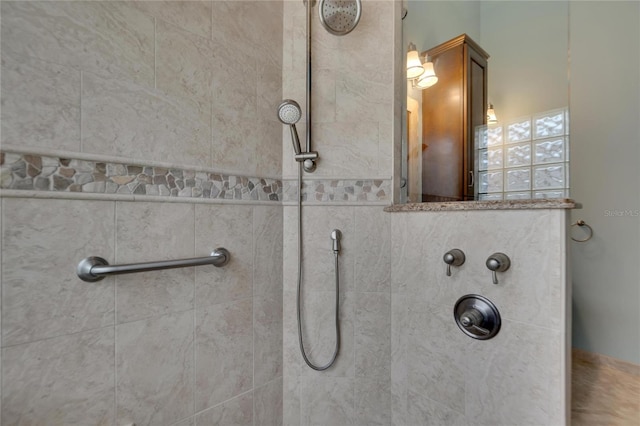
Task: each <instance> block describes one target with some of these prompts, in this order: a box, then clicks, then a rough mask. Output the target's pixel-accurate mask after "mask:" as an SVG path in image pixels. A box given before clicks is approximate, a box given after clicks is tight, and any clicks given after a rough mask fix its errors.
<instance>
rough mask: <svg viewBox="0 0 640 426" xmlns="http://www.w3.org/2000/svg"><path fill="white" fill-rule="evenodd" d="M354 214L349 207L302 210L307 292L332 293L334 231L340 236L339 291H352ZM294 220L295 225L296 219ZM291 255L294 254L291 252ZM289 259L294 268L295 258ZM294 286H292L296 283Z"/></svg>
mask: <svg viewBox="0 0 640 426" xmlns="http://www.w3.org/2000/svg"><path fill="white" fill-rule="evenodd" d="M353 211H354V209H353V208H352V207H333V206H317V207H308V208H306V209H305V208H303V209H302V223H303V225H302V226H303V234H302V235H303V241H302V248H303V260H304V261H303V280H304V281H303V282H304V287H305V290H306V291H335V287H336V284H335V270H334V264H335V257H334V253H333V250H332V241H331V238H330V236H331V233H332V231H333V230H334V229H339V230H340V232H341V233H342V239H341V242H340V247H341V251H340V253H339V256H338V267H339V270H340V291H341V292H345V291H354V290H355V284H354V280H353V269H354V266H353V265H354V258H355V256H356V253H355V250H354V246H355V244H356V242H357V240H358V237H357V235H356V234H355V232H354V224H353V222H354V219H353ZM294 215H297V213H294ZM294 217H295V216H294ZM295 220H296V221H297V218H296V219H295ZM294 223H295V224H296V225H294V226H297V222H294ZM293 230H294V232H293V233H296V232H297V227H296V228H293ZM293 250H297V241H295V242H294V248H293ZM288 253H289V252H287V254H288ZM294 253H296V252H295V251H294ZM289 259H291V260H290V262H291V263H293V266H294V267H295V265H296V261H297V258H293V257H291V258H290V257H287V260H289ZM294 259H295V260H294ZM289 267H291V265H289ZM296 270H297V269H296ZM293 285H294V286H295V283H293Z"/></svg>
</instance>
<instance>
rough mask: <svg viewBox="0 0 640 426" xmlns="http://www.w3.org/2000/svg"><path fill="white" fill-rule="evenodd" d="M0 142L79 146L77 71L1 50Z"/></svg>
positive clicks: (27, 144)
mask: <svg viewBox="0 0 640 426" xmlns="http://www.w3.org/2000/svg"><path fill="white" fill-rule="evenodd" d="M2 143H5V144H11V145H15V146H33V147H43V148H53V149H60V150H68V151H79V150H80V72H79V71H78V70H74V69H71V68H66V67H63V66H59V65H55V64H52V63H48V62H43V61H39V60H37V59H34V58H31V57H28V56H22V57H21V56H17V55H13V54H12V53H11V51H9V52H4V51H3V54H2Z"/></svg>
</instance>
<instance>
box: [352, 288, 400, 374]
mask: <svg viewBox="0 0 640 426" xmlns="http://www.w3.org/2000/svg"><path fill="white" fill-rule="evenodd" d="M355 305H356V306H355V317H354V318H355V341H356V342H355V343H356V347H355V367H356V371H355V374H356V376H357V377H378V378H386V379H387V380H388V379H389V377H390V374H391V372H390V368H391V364H390V361H391V323H390V319H391V295H390V294H389V293H356V301H355Z"/></svg>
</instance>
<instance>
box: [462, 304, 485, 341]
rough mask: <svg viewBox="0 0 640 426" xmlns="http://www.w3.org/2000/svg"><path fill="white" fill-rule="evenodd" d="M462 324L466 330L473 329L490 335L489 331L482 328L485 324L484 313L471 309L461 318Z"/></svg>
mask: <svg viewBox="0 0 640 426" xmlns="http://www.w3.org/2000/svg"><path fill="white" fill-rule="evenodd" d="M460 324H462V325H463V326H464V327H465V328H473V329H474V330H476V331H478V332H479V333H480V334H485V335H486V334H489V330H487V329H486V328H483V327H480V326H481V325H483V324H484V316H483V315H482V312H480V311H479V310H477V309H475V308H470V309H469V310H467V311H465V312H464V313H463V314H462V315H461V316H460Z"/></svg>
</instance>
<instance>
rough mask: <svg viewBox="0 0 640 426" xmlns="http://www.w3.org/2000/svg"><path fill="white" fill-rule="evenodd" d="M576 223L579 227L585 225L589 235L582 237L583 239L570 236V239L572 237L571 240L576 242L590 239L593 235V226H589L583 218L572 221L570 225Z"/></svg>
mask: <svg viewBox="0 0 640 426" xmlns="http://www.w3.org/2000/svg"><path fill="white" fill-rule="evenodd" d="M576 225H578V226H579V227H583V226H586V227H587V229H588V230H589V236H587V238H584V239H582V240H577V239H575V238H573V237H571V239H572V240H573V241H575V242H578V243H584V242H585V241H589V240H590V239H591V237H593V228H592V227H591V226H589V225H588V224H587V222H585V221H584V220H582V219H578V220H577V221H576V222H575V223H572V224H571V226H576Z"/></svg>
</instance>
